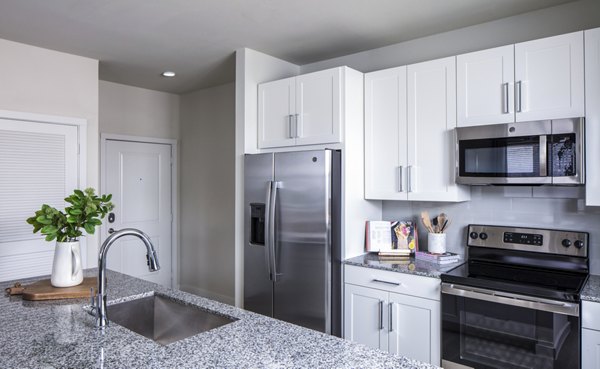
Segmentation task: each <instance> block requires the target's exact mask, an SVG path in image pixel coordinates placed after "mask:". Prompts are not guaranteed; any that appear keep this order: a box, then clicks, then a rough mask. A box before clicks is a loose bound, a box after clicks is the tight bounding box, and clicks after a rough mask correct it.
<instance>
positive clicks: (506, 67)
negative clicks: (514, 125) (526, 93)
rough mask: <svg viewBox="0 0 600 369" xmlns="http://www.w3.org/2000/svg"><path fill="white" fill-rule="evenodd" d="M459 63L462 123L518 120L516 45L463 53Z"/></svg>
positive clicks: (472, 124)
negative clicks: (515, 96) (514, 85)
mask: <svg viewBox="0 0 600 369" xmlns="http://www.w3.org/2000/svg"><path fill="white" fill-rule="evenodd" d="M456 63H457V64H456V66H457V71H456V73H457V98H458V105H457V114H458V126H459V127H463V126H475V125H485V124H498V123H511V122H514V120H515V113H514V94H513V91H514V89H513V83H514V78H515V67H514V65H515V55H514V45H508V46H502V47H497V48H494V49H489V50H483V51H478V52H474V53H469V54H464V55H459V56H458V57H457V58H456Z"/></svg>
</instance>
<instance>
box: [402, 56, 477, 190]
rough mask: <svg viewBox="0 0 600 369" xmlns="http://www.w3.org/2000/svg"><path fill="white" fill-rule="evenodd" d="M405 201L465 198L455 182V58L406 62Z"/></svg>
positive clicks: (467, 188)
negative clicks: (406, 184)
mask: <svg viewBox="0 0 600 369" xmlns="http://www.w3.org/2000/svg"><path fill="white" fill-rule="evenodd" d="M407 73H408V77H407V81H408V89H407V91H408V97H407V100H408V134H407V137H408V145H407V147H408V167H407V183H408V200H416V201H466V200H469V199H470V189H469V187H466V186H460V185H457V184H456V182H455V160H454V157H455V150H454V131H453V130H454V128H456V57H450V58H444V59H438V60H432V61H428V62H424V63H419V64H413V65H409V66H408V69H407Z"/></svg>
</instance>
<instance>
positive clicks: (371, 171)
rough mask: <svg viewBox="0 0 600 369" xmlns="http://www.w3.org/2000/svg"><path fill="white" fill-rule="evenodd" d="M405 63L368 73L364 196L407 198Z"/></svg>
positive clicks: (368, 197) (366, 85) (394, 198)
mask: <svg viewBox="0 0 600 369" xmlns="http://www.w3.org/2000/svg"><path fill="white" fill-rule="evenodd" d="M406 130H407V129H406V67H399V68H393V69H386V70H382V71H377V72H373V73H368V74H365V198H366V199H378V200H380V199H383V200H406V198H407V197H406V193H407V192H406V191H407V187H406V184H405V178H406V176H405V171H406V163H407V161H406V155H407V150H406Z"/></svg>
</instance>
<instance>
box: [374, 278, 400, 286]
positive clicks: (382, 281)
mask: <svg viewBox="0 0 600 369" xmlns="http://www.w3.org/2000/svg"><path fill="white" fill-rule="evenodd" d="M373 282H377V283H385V284H389V285H392V286H400V285H402V283H399V282H390V281H384V280H383V279H377V278H374V279H373Z"/></svg>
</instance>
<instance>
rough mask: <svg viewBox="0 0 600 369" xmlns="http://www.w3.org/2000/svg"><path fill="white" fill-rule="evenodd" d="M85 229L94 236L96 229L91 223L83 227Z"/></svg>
mask: <svg viewBox="0 0 600 369" xmlns="http://www.w3.org/2000/svg"><path fill="white" fill-rule="evenodd" d="M83 228H85V231H86V232H87V233H88V234H94V230H95V227H94V226H93V225H91V224H89V223H86V224H85V225H84V226H83Z"/></svg>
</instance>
